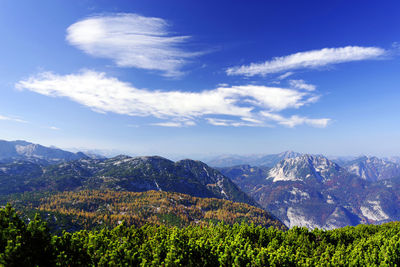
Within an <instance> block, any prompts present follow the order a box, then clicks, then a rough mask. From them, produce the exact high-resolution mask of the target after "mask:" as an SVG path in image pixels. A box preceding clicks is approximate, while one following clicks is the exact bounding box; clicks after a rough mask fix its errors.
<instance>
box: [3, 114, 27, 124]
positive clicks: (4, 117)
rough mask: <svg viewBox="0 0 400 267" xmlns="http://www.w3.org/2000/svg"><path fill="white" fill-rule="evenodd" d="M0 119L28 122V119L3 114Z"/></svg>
mask: <svg viewBox="0 0 400 267" xmlns="http://www.w3.org/2000/svg"><path fill="white" fill-rule="evenodd" d="M0 121H13V122H19V123H28V122H27V121H25V120H22V119H20V118H16V117H10V116H3V115H0Z"/></svg>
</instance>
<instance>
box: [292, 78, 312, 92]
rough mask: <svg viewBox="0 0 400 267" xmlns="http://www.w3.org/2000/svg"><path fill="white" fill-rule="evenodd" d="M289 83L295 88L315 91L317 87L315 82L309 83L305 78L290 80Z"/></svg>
mask: <svg viewBox="0 0 400 267" xmlns="http://www.w3.org/2000/svg"><path fill="white" fill-rule="evenodd" d="M289 84H290V86H291V87H293V88H297V89H303V90H307V91H314V90H315V89H316V88H317V87H316V86H315V85H313V84H308V83H306V82H305V81H304V80H290V81H289Z"/></svg>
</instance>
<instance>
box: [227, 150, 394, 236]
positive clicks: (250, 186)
mask: <svg viewBox="0 0 400 267" xmlns="http://www.w3.org/2000/svg"><path fill="white" fill-rule="evenodd" d="M252 168H253V169H254V168H256V167H252ZM226 170H227V168H225V169H224V170H222V171H223V173H224V174H226V175H227V176H228V177H230V178H231V179H232V180H233V181H234V182H237V183H238V185H240V187H241V188H242V190H243V191H245V192H247V193H248V194H249V195H250V196H252V197H253V198H254V199H255V200H256V201H257V202H258V203H259V204H260V205H261V206H262V207H263V208H265V209H267V210H269V211H271V212H272V213H273V214H274V215H275V216H277V218H279V219H280V220H281V221H282V222H284V223H285V224H286V225H287V226H289V227H293V226H306V227H309V228H325V229H331V228H337V227H343V226H346V225H356V224H359V223H370V222H372V221H371V220H369V219H368V218H366V216H365V215H364V214H363V211H362V209H361V207H362V205H363V204H362V203H363V202H365V201H366V198H367V196H368V192H369V191H370V188H371V186H372V184H371V183H370V182H368V181H366V180H364V179H362V178H361V177H358V176H356V175H353V174H351V173H349V172H348V171H347V170H346V169H344V168H342V167H340V166H339V165H337V164H336V163H334V162H332V161H330V160H328V159H327V158H325V157H323V156H311V155H301V156H299V157H296V158H288V159H285V160H282V161H281V162H279V163H278V164H276V165H275V166H274V167H273V168H271V169H270V170H269V171H267V173H266V175H265V172H264V175H265V176H264V178H263V179H261V177H257V183H254V182H253V181H252V180H246V179H243V176H244V175H246V172H242V173H240V172H232V171H226ZM242 170H244V169H242ZM247 175H249V177H250V176H251V173H248V172H247ZM247 181H249V182H247ZM378 187H379V188H381V190H383V191H385V192H386V191H387V190H385V189H384V188H382V186H378ZM392 203H393V204H394V205H395V206H396V207H397V208H399V209H400V204H399V202H398V201H397V202H393V201H392ZM364 213H365V212H364ZM382 218H384V216H383V217H382ZM374 222H377V221H374Z"/></svg>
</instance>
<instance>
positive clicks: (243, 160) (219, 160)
mask: <svg viewBox="0 0 400 267" xmlns="http://www.w3.org/2000/svg"><path fill="white" fill-rule="evenodd" d="M300 155H301V154H300V153H297V152H293V151H285V152H282V153H279V154H270V155H248V156H242V155H221V156H217V157H214V158H210V159H205V162H206V163H207V164H208V165H210V166H212V167H231V166H236V165H251V166H264V167H272V166H274V165H275V164H277V163H278V162H279V161H281V160H283V159H286V158H294V157H297V156H300Z"/></svg>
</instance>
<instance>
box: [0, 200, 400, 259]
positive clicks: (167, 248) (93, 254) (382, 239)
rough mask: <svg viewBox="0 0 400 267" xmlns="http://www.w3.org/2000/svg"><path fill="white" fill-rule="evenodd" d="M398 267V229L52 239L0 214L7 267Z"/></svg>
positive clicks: (238, 229) (135, 232) (217, 230)
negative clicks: (378, 266) (377, 266)
mask: <svg viewBox="0 0 400 267" xmlns="http://www.w3.org/2000/svg"><path fill="white" fill-rule="evenodd" d="M399 264H400V223H388V224H384V225H380V226H377V225H359V226H357V227H345V228H341V229H336V230H330V231H322V230H314V231H308V230H307V229H306V228H293V229H290V230H288V231H282V230H278V229H276V228H273V227H270V228H264V227H261V226H254V225H247V224H241V225H239V224H235V225H233V226H230V225H226V224H218V225H213V224H211V225H209V226H187V227H184V228H176V227H167V226H156V225H144V226H142V227H140V228H138V227H127V226H126V225H124V224H121V225H119V226H117V227H116V228H114V229H111V230H108V229H102V230H100V231H86V230H83V231H78V232H75V233H68V232H64V233H63V234H62V235H60V236H56V235H52V234H51V233H50V232H49V229H48V228H47V225H46V223H45V222H43V221H42V220H40V219H39V218H38V217H36V218H35V219H34V220H32V221H31V222H30V223H29V224H25V223H24V222H23V221H22V220H21V219H20V218H19V217H18V216H17V214H16V212H15V210H14V209H12V208H11V206H10V205H7V206H6V207H5V208H4V209H1V210H0V265H4V266H296V265H302V266H307V265H308V266H318V265H324V266H327V265H333V266H343V265H357V266H364V265H365V266H366V265H372V266H376V265H386V266H396V265H399Z"/></svg>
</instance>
